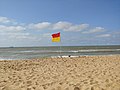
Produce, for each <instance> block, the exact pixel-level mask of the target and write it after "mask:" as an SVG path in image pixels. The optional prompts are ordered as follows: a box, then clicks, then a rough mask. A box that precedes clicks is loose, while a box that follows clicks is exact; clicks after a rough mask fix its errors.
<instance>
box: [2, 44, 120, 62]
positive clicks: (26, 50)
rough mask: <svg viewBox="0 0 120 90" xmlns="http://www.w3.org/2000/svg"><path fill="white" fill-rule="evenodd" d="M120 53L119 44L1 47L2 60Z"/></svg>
mask: <svg viewBox="0 0 120 90" xmlns="http://www.w3.org/2000/svg"><path fill="white" fill-rule="evenodd" d="M114 54H120V45H117V46H61V47H59V46H51V47H6V48H0V60H13V59H14V60H16V59H33V58H43V57H52V56H63V55H64V56H67V55H73V56H81V55H114Z"/></svg>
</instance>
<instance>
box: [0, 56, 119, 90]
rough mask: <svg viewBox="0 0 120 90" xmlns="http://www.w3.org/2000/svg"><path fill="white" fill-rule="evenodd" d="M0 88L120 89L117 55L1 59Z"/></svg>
mask: <svg viewBox="0 0 120 90" xmlns="http://www.w3.org/2000/svg"><path fill="white" fill-rule="evenodd" d="M0 90H120V55H113V56H81V57H78V58H45V59H34V60H11V61H8V60H7V61H0Z"/></svg>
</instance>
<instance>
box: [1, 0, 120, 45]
mask: <svg viewBox="0 0 120 90" xmlns="http://www.w3.org/2000/svg"><path fill="white" fill-rule="evenodd" d="M57 32H61V43H53V42H51V34H53V33H57ZM53 45H67V46H73V45H77V46H78V45H120V0H0V47H6V46H8V47H9V46H53Z"/></svg>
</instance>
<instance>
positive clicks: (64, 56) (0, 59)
mask: <svg viewBox="0 0 120 90" xmlns="http://www.w3.org/2000/svg"><path fill="white" fill-rule="evenodd" d="M83 56H85V57H89V56H90V57H91V56H120V54H108V55H70V56H69V55H61V56H50V57H38V58H30V59H27V58H26V59H2V58H0V61H4V60H6V61H7V60H8V61H11V60H33V59H44V58H76V57H83Z"/></svg>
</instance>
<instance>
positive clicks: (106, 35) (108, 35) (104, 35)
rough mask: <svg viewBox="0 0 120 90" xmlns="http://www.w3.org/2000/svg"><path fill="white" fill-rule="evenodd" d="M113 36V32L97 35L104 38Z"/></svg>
mask: <svg viewBox="0 0 120 90" xmlns="http://www.w3.org/2000/svg"><path fill="white" fill-rule="evenodd" d="M110 36H111V34H102V35H98V36H96V37H101V38H103V37H110Z"/></svg>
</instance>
